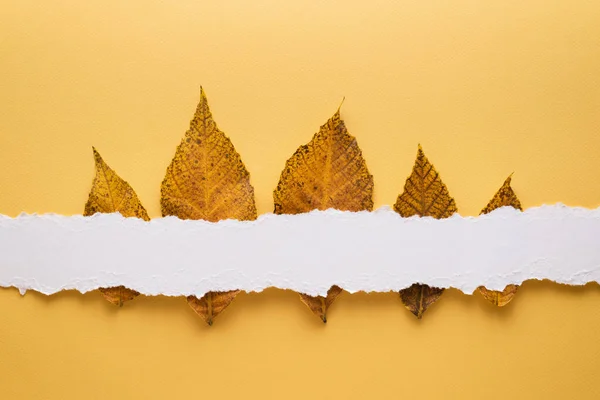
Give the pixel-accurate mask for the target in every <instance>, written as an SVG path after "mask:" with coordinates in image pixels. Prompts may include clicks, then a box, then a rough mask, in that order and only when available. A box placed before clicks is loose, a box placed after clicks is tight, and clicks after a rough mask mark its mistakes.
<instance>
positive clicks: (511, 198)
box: [479, 174, 523, 215]
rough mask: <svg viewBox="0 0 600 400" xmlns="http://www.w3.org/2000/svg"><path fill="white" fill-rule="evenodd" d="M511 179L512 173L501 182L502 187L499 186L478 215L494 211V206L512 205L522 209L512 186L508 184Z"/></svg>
mask: <svg viewBox="0 0 600 400" xmlns="http://www.w3.org/2000/svg"><path fill="white" fill-rule="evenodd" d="M511 180H512V174H511V175H510V176H509V177H508V178H506V180H505V181H504V183H503V184H502V187H500V189H498V191H497V192H496V194H495V195H494V197H493V198H492V199H491V200H490V202H489V203H488V205H487V206H485V208H484V209H483V210H481V212H480V213H479V215H482V214H487V213H490V212H492V211H494V210H495V209H496V208H500V207H504V206H510V207H514V208H516V209H517V210H519V211H523V207H522V206H521V202H520V201H519V199H518V198H517V195H516V194H515V192H514V191H513V189H512V187H511V186H510V181H511Z"/></svg>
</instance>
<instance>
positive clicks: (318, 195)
mask: <svg viewBox="0 0 600 400" xmlns="http://www.w3.org/2000/svg"><path fill="white" fill-rule="evenodd" d="M273 198H274V202H275V211H274V212H275V214H299V213H304V212H309V211H312V210H326V209H329V208H335V209H338V210H342V211H363V210H368V211H371V210H372V209H373V175H371V174H370V173H369V170H368V168H367V164H366V162H365V159H364V158H363V156H362V151H361V150H360V148H359V147H358V143H357V142H356V138H354V136H352V135H350V134H349V133H348V130H347V129H346V125H345V124H344V121H342V119H341V118H340V110H339V109H338V110H337V111H336V113H335V114H334V115H333V117H331V118H330V119H329V120H328V121H327V123H326V124H325V125H323V126H321V128H320V129H319V132H317V133H316V134H315V135H314V136H313V138H312V140H311V141H310V142H308V144H306V145H303V146H300V147H299V148H298V150H296V152H295V153H294V154H293V155H292V157H291V158H290V159H289V160H287V162H286V164H285V168H284V169H283V172H282V173H281V177H280V179H279V184H278V185H277V188H276V189H275V190H274V192H273ZM341 290H342V289H340V288H339V287H337V286H333V287H332V288H331V289H329V291H328V294H327V297H323V296H316V297H315V296H309V295H307V294H300V299H301V300H302V301H303V302H304V304H306V305H307V306H308V308H310V309H311V310H312V311H313V313H315V314H316V315H317V316H318V317H320V318H321V319H322V320H323V322H326V321H327V309H328V308H329V306H330V305H331V303H333V301H334V300H335V298H336V296H337V295H338V294H339V292H340V291H341Z"/></svg>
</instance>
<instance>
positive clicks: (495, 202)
mask: <svg viewBox="0 0 600 400" xmlns="http://www.w3.org/2000/svg"><path fill="white" fill-rule="evenodd" d="M511 178H512V174H511V175H510V176H509V177H508V178H506V180H505V181H504V184H503V185H502V187H501V188H500V189H498V191H497V192H496V194H495V195H494V197H493V198H492V200H490V202H489V203H488V205H487V206H486V207H485V208H484V209H483V210H481V213H480V215H481V214H487V213H490V212H492V211H493V210H495V209H496V208H500V207H504V206H510V207H514V208H516V209H517V210H520V211H523V207H522V206H521V202H520V201H519V199H518V198H517V195H516V194H515V192H514V191H513V189H512V187H511V186H510V181H511ZM517 289H519V286H518V285H508V286H506V287H505V288H504V290H503V291H497V290H489V289H486V288H485V287H483V286H480V287H478V288H477V290H478V291H479V293H481V294H482V295H483V297H484V298H485V299H486V300H488V301H490V302H491V303H492V304H495V305H497V306H498V307H502V306H505V305H507V304H508V303H509V302H510V301H511V300H512V299H513V297H514V296H515V294H516V293H517Z"/></svg>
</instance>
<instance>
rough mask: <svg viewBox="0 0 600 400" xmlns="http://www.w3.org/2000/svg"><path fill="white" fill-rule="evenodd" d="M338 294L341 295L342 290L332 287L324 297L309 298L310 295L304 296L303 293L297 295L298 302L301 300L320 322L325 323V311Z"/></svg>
mask: <svg viewBox="0 0 600 400" xmlns="http://www.w3.org/2000/svg"><path fill="white" fill-rule="evenodd" d="M340 293H342V288H340V287H339V286H335V285H334V286H332V287H331V288H330V289H329V290H328V291H327V296H325V297H323V296H310V295H308V294H304V293H299V294H300V300H302V302H303V303H304V304H306V306H307V307H308V308H310V310H311V311H312V312H313V313H314V314H315V315H316V316H318V317H319V318H321V320H322V321H323V322H327V310H328V309H329V306H331V304H332V303H333V302H334V300H335V299H336V297H338V295H339V294H340Z"/></svg>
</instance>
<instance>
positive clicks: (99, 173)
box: [83, 148, 150, 306]
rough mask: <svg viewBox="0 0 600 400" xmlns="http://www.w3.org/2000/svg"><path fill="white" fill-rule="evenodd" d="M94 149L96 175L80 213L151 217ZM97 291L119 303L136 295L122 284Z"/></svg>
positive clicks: (116, 303) (126, 185)
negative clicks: (117, 213)
mask: <svg viewBox="0 0 600 400" xmlns="http://www.w3.org/2000/svg"><path fill="white" fill-rule="evenodd" d="M93 150H94V160H95V164H96V176H95V177H94V181H93V183H92V190H91V191H90V195H89V198H88V201H87V203H86V204H85V209H84V212H83V215H85V216H90V215H94V214H96V213H113V212H119V213H121V214H122V215H123V216H124V217H137V218H141V219H143V220H144V221H150V217H148V213H147V212H146V209H145V208H144V206H142V203H141V202H140V200H139V199H138V197H137V195H136V194H135V192H134V191H133V188H132V187H131V186H130V185H129V184H128V183H127V182H125V181H124V180H123V179H121V178H120V177H119V175H117V174H116V173H115V171H113V170H112V169H111V168H110V167H109V166H108V165H107V164H106V163H105V162H104V160H103V159H102V157H101V156H100V153H98V151H96V149H95V148H93ZM100 293H102V295H103V296H104V298H105V299H106V300H108V301H110V302H111V303H113V304H115V305H118V306H122V305H123V303H124V302H125V301H128V300H131V299H133V298H134V297H136V296H138V295H139V293H138V292H136V291H135V290H131V289H127V288H126V287H124V286H117V287H110V288H101V289H100Z"/></svg>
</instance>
